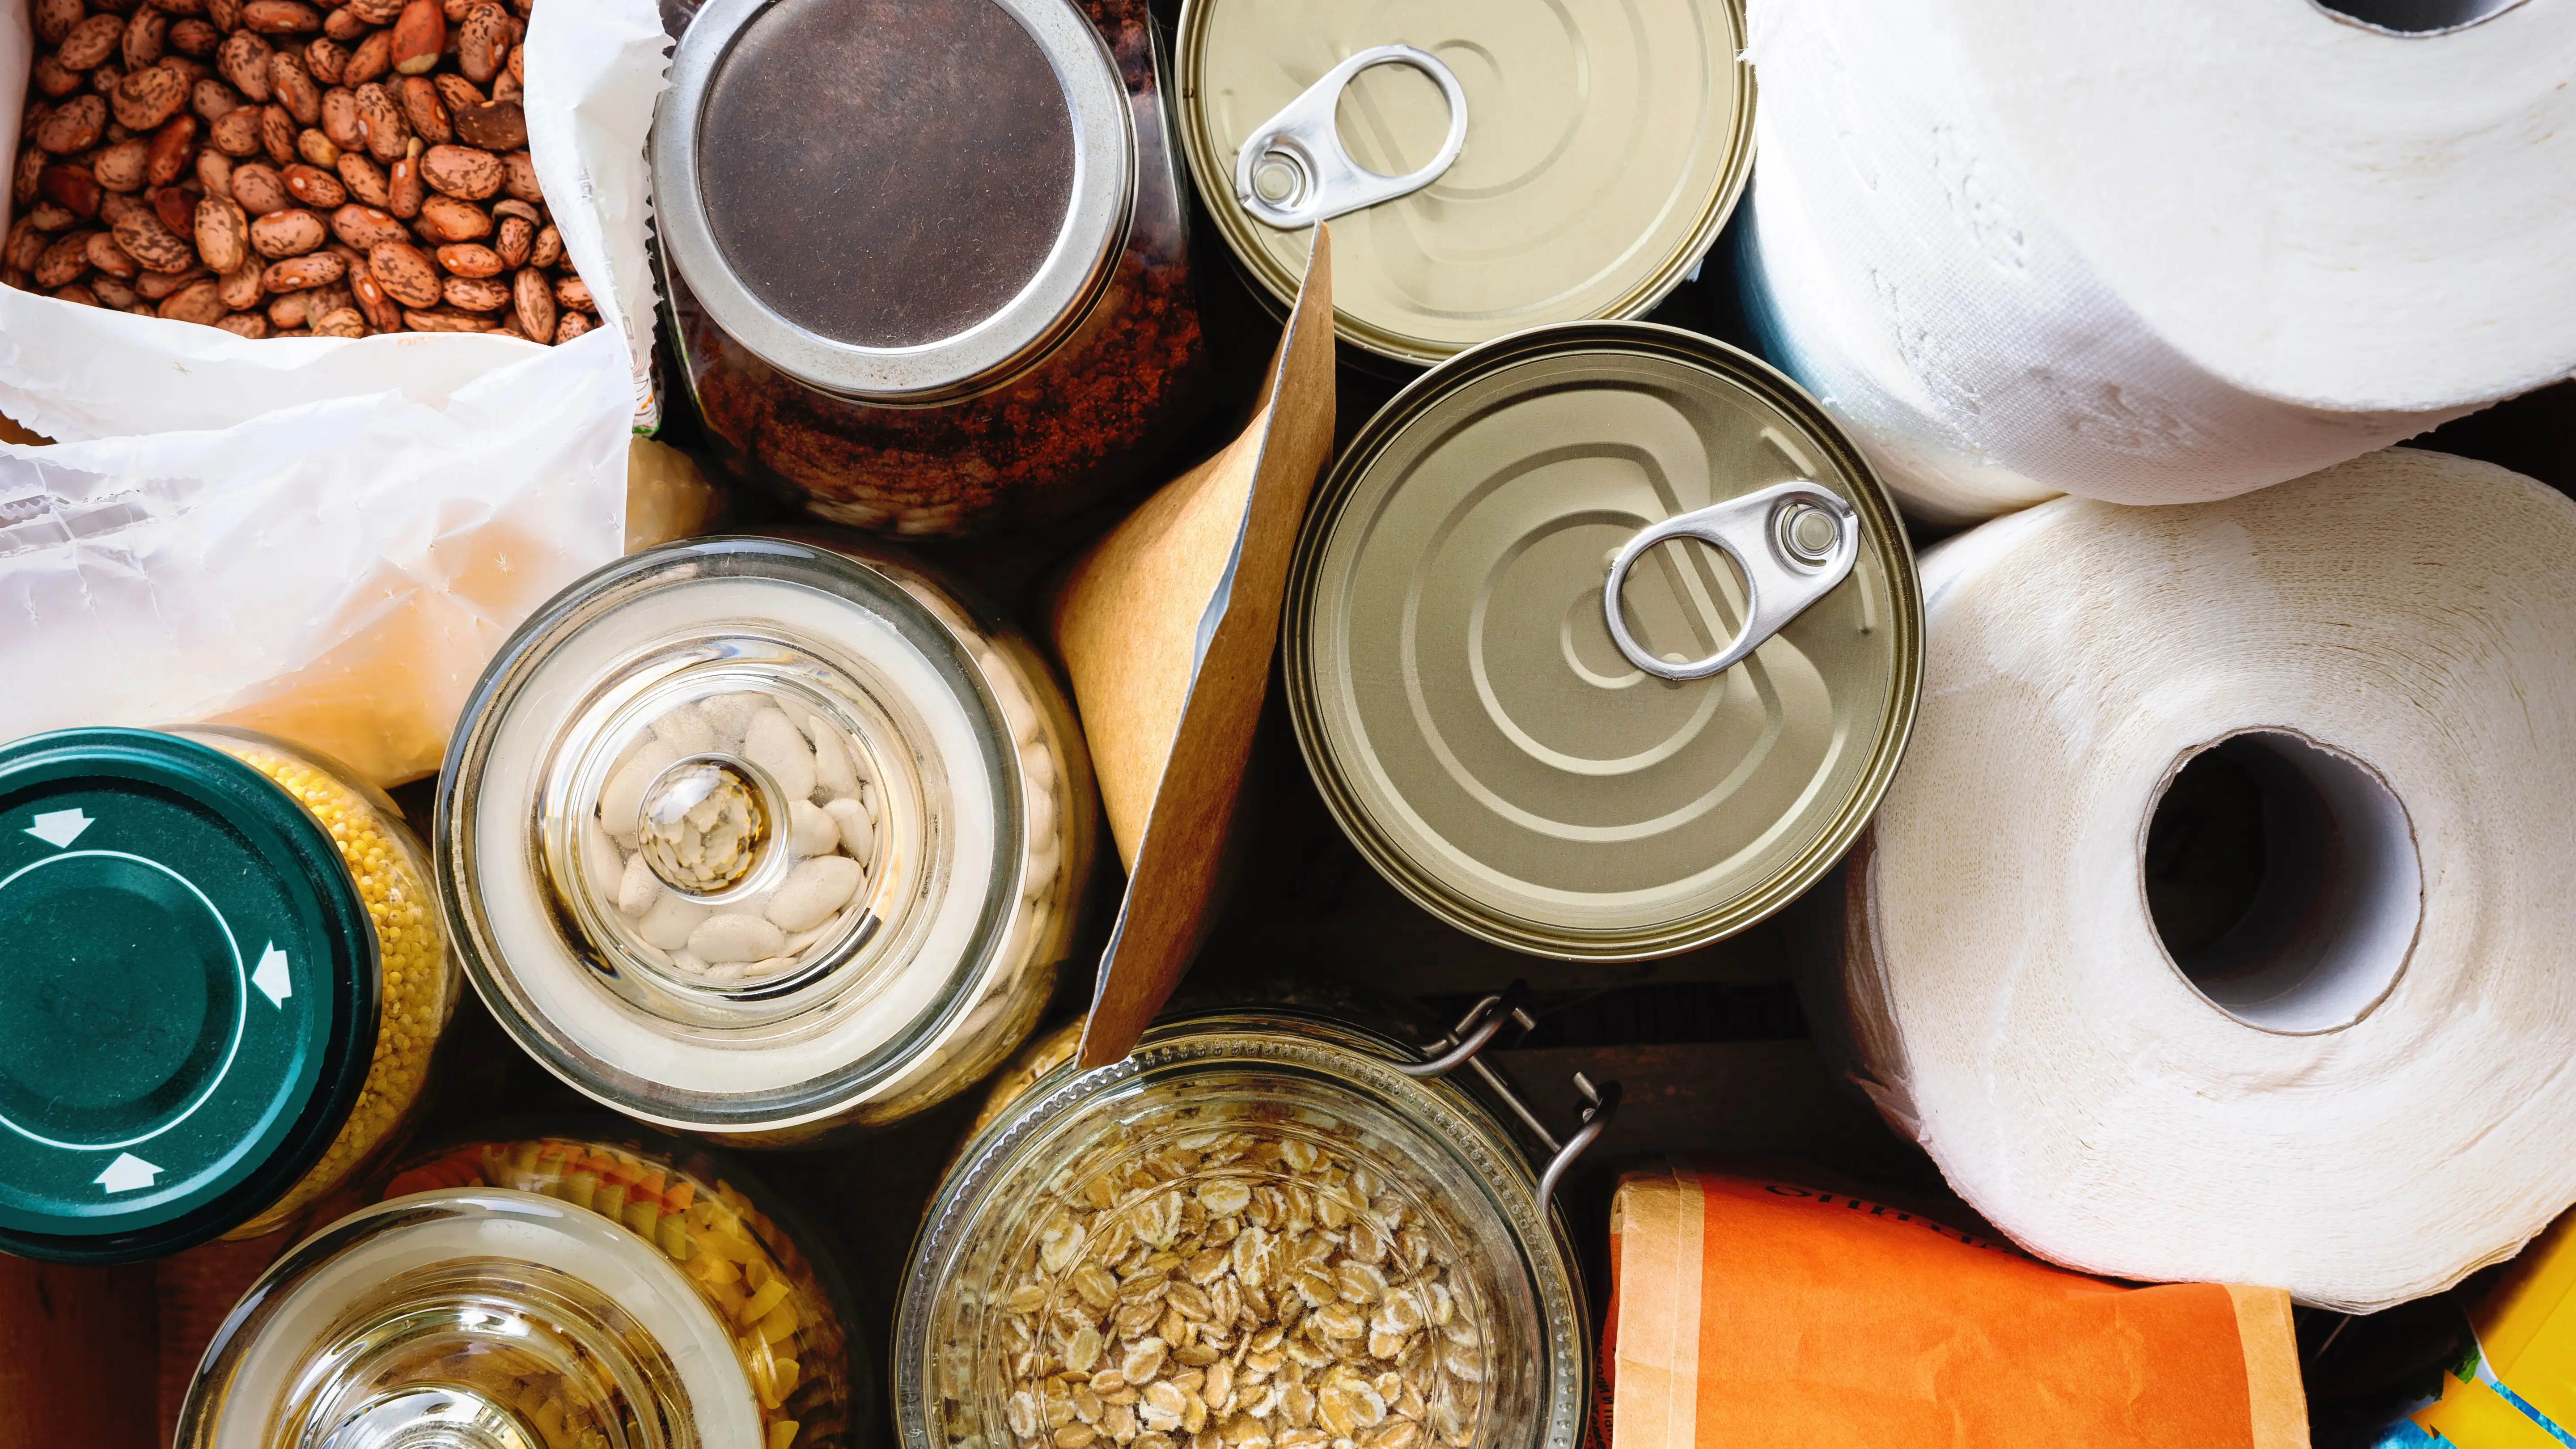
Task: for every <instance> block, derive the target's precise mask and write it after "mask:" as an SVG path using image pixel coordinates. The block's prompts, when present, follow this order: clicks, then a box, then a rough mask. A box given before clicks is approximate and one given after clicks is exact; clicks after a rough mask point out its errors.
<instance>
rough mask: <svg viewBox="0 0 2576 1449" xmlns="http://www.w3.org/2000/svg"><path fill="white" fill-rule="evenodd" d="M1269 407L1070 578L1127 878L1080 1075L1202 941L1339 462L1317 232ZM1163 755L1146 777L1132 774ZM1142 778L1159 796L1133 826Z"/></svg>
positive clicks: (1071, 625) (1116, 1053) (1089, 730)
mask: <svg viewBox="0 0 2576 1449" xmlns="http://www.w3.org/2000/svg"><path fill="white" fill-rule="evenodd" d="M1263 392H1264V394H1265V397H1266V401H1265V403H1264V405H1263V407H1262V409H1261V411H1260V413H1259V414H1257V415H1256V416H1255V417H1254V418H1253V420H1252V424H1251V426H1250V427H1248V428H1246V429H1245V430H1244V433H1243V436H1242V437H1240V438H1238V439H1237V440H1236V441H1235V442H1234V443H1233V444H1232V445H1231V446H1229V447H1228V448H1227V449H1226V450H1225V451H1224V452H1222V453H1220V454H1218V455H1217V456H1216V457H1215V458H1214V459H1211V460H1210V461H1209V462H1208V463H1207V464H1205V465H1202V466H1201V467H1199V468H1196V469H1193V470H1191V471H1190V472H1189V473H1187V474H1184V475H1183V476H1182V477H1181V478H1179V479H1177V480H1175V481H1174V482H1172V483H1170V484H1167V485H1165V487H1164V489H1163V491H1162V492H1161V493H1158V494H1157V495H1156V496H1155V497H1154V498H1153V499H1152V500H1150V501H1149V502H1148V503H1147V504H1146V505H1145V507H1144V508H1142V509H1140V510H1138V512H1137V514H1136V515H1135V516H1134V517H1131V518H1130V519H1129V520H1128V521H1127V522H1126V523H1123V524H1121V525H1120V526H1119V528H1118V529H1117V530H1115V531H1113V532H1112V533H1111V534H1110V536H1109V537H1108V538H1107V539H1104V540H1103V541H1102V542H1101V544H1100V545H1099V546H1098V547H1097V548H1096V549H1095V550H1094V553H1093V554H1092V556H1091V557H1089V558H1086V559H1085V560H1084V561H1083V562H1082V563H1081V564H1080V565H1077V566H1076V568H1075V570H1074V573H1073V574H1072V576H1071V577H1070V578H1069V579H1068V580H1067V582H1066V586H1065V588H1064V590H1063V592H1062V593H1061V594H1060V595H1059V601H1058V604H1057V607H1056V609H1055V610H1054V623H1055V630H1054V632H1055V635H1056V640H1057V646H1058V649H1059V651H1060V652H1061V653H1062V654H1063V655H1064V658H1065V664H1066V668H1067V671H1068V673H1069V674H1070V675H1071V676H1072V679H1073V687H1074V698H1075V701H1076V703H1077V705H1078V707H1079V708H1080V710H1081V712H1082V722H1083V730H1084V733H1085V734H1086V735H1087V736H1089V738H1090V742H1091V749H1092V755H1093V760H1094V764H1095V767H1096V769H1097V773H1098V776H1099V779H1100V782H1101V794H1102V797H1103V799H1104V801H1106V802H1111V803H1110V820H1111V830H1112V832H1113V834H1115V835H1116V837H1117V838H1118V841H1119V854H1120V856H1121V858H1122V859H1125V860H1126V861H1127V862H1128V865H1129V872H1128V879H1127V894H1126V897H1125V899H1124V900H1122V901H1121V902H1120V903H1119V908H1118V921H1117V925H1116V926H1115V927H1114V928H1113V929H1112V931H1111V933H1110V937H1109V946H1108V949H1107V950H1105V951H1104V952H1102V953H1101V960H1100V976H1099V981H1098V984H1097V985H1096V986H1095V987H1094V989H1093V994H1092V1002H1091V1016H1090V1020H1089V1021H1088V1023H1087V1024H1086V1025H1085V1027H1084V1030H1083V1036H1082V1047H1081V1050H1080V1052H1079V1053H1078V1056H1077V1060H1078V1062H1079V1064H1080V1066H1081V1067H1083V1068H1085V1069H1088V1068H1091V1067H1097V1066H1105V1065H1107V1064H1109V1063H1111V1062H1114V1061H1117V1060H1118V1059H1119V1058H1121V1057H1124V1056H1125V1055H1126V1054H1127V1053H1128V1052H1129V1051H1130V1050H1131V1049H1132V1048H1134V1046H1135V1044H1136V1039H1137V1037H1139V1036H1140V1035H1142V1034H1143V1032H1144V1030H1145V1025H1146V1023H1148V1022H1149V1021H1151V1020H1153V1017H1154V1013H1156V1012H1157V1011H1160V1010H1161V1009H1162V1005H1163V1002H1164V1000H1165V999H1166V998H1167V997H1169V996H1170V995H1171V992H1172V988H1173V987H1174V986H1175V985H1177V984H1179V981H1180V978H1181V974H1182V973H1183V972H1184V971H1185V970H1187V969H1188V967H1189V963H1190V958H1191V957H1192V956H1193V955H1194V954H1195V953H1196V952H1197V950H1198V947H1199V943H1200V942H1201V941H1202V940H1203V939H1204V938H1205V936H1206V933H1207V926H1208V916H1209V914H1210V899H1211V896H1212V894H1213V892H1214V888H1215V884H1216V876H1217V870H1218V865H1219V859H1220V856H1221V855H1222V853H1223V848H1224V844H1225V839H1226V833H1227V829H1228V827H1229V826H1230V825H1231V823H1232V821H1233V819H1234V808H1235V801H1236V798H1237V796H1238V795H1239V794H1240V793H1241V790H1242V785H1243V769H1244V764H1245V761H1246V759H1247V758H1248V757H1249V755H1250V752H1251V748H1252V732H1253V726H1254V725H1255V724H1256V723H1257V722H1258V720H1259V718H1260V715H1261V703H1262V696H1263V695H1264V694H1265V693H1266V692H1267V690H1268V688H1269V683H1270V658H1271V654H1272V651H1273V650H1274V649H1275V648H1276V647H1277V645H1278V638H1279V615H1280V606H1281V602H1282V595H1283V593H1284V591H1285V590H1286V587H1287V578H1288V559H1289V555H1290V553H1291V552H1292V551H1293V550H1294V548H1295V546H1296V541H1297V531H1298V526H1299V524H1300V523H1301V522H1302V520H1303V519H1304V517H1305V513H1306V500H1307V498H1308V496H1309V495H1310V494H1311V493H1312V492H1313V491H1314V486H1315V480H1316V479H1317V477H1319V476H1320V475H1321V474H1322V473H1323V470H1324V465H1325V463H1326V462H1328V461H1330V459H1331V457H1332V451H1333V298H1332V241H1331V237H1330V235H1329V233H1328V230H1327V229H1326V228H1324V227H1320V226H1319V227H1317V228H1316V229H1315V240H1314V245H1313V249H1312V251H1311V252H1310V253H1309V254H1308V259H1307V264H1306V283H1305V286H1304V287H1303V288H1301V289H1300V290H1299V292H1298V294H1297V305H1296V307H1295V309H1294V310H1293V311H1292V312H1291V313H1290V314H1289V318H1288V326H1287V330H1286V331H1285V332H1284V333H1283V334H1282V335H1281V336H1280V339H1279V350H1278V352H1277V353H1276V354H1275V355H1274V356H1273V357H1272V358H1271V363H1270V375H1269V377H1268V379H1267V380H1266V382H1265V384H1264V387H1263ZM1238 495H1239V496H1242V497H1243V499H1244V501H1243V503H1242V504H1241V505H1240V506H1239V508H1238V509H1237V510H1236V511H1235V512H1234V514H1233V517H1234V520H1235V521H1234V523H1233V526H1232V528H1231V529H1230V530H1226V531H1224V532H1222V533H1220V532H1216V531H1213V530H1211V529H1209V528H1208V527H1207V526H1206V525H1207V524H1208V523H1209V521H1210V520H1212V519H1215V518H1219V517H1224V516H1225V510H1224V509H1223V508H1222V507H1221V506H1220V505H1221V502H1222V500H1224V499H1226V498H1228V497H1233V496H1238ZM1191 525H1196V526H1195V527H1193V526H1191ZM1220 544H1221V545H1222V546H1223V552H1222V553H1221V554H1220V553H1219V551H1218V547H1217V546H1218V545H1220ZM1216 558H1222V559H1223V560H1224V562H1223V565H1222V567H1221V568H1219V569H1217V570H1215V572H1214V575H1213V579H1212V581H1211V582H1209V583H1208V584H1206V585H1204V589H1205V592H1201V588H1200V587H1194V586H1193V584H1194V581H1195V580H1197V579H1207V578H1209V574H1208V573H1207V572H1206V571H1205V566H1206V564H1207V563H1208V562H1209V561H1211V560H1213V559H1216ZM1201 600H1204V602H1200V601H1201ZM1184 620H1186V621H1189V623H1190V626H1191V644H1190V648H1189V650H1188V654H1187V657H1188V659H1189V669H1188V672H1187V673H1186V675H1184V676H1181V677H1182V678H1183V679H1184V680H1185V683H1184V684H1183V685H1182V686H1181V688H1180V689H1179V690H1178V691H1177V693H1178V695H1179V698H1178V700H1177V701H1175V700H1174V698H1173V696H1174V694H1175V692H1176V691H1175V690H1174V688H1173V677H1174V673H1175V671H1173V670H1172V669H1171V667H1170V666H1171V664H1172V662H1173V661H1174V660H1176V659H1178V658H1180V657H1182V655H1181V650H1180V648H1179V640H1178V638H1177V637H1176V634H1177V631H1176V630H1175V629H1174V628H1173V627H1172V626H1173V625H1174V624H1175V623H1178V622H1180V621H1184ZM1086 682H1088V690H1087V692H1086ZM1164 719H1169V720H1170V721H1171V722H1170V724H1169V725H1168V726H1165V725H1162V724H1161V723H1160V722H1161V721H1162V720H1164ZM1166 739H1167V740H1169V742H1170V743H1169V745H1168V747H1166V746H1164V745H1163V744H1162V743H1161V742H1162V741H1163V740H1166ZM1157 756H1159V768H1158V769H1154V770H1151V771H1150V772H1148V771H1147V770H1145V769H1143V768H1141V766H1142V764H1143V762H1145V761H1152V760H1155V759H1156V757H1157ZM1143 778H1151V779H1152V780H1153V781H1154V784H1153V786H1152V789H1151V792H1150V800H1151V803H1150V806H1149V807H1148V808H1146V809H1145V810H1144V811H1143V812H1141V813H1142V814H1143V816H1144V819H1143V822H1142V824H1141V828H1140V827H1139V825H1138V824H1137V822H1136V815H1137V814H1138V813H1139V812H1138V811H1137V809H1136V796H1137V794H1138V793H1140V792H1139V790H1138V787H1137V781H1139V780H1140V779H1143ZM1122 817H1123V818H1122ZM1131 837H1132V838H1133V839H1134V845H1133V847H1132V849H1131V847H1130V846H1129V843H1128V842H1129V840H1130V839H1131Z"/></svg>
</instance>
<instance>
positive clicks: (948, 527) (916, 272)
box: [653, 0, 1204, 534]
mask: <svg viewBox="0 0 2576 1449" xmlns="http://www.w3.org/2000/svg"><path fill="white" fill-rule="evenodd" d="M1162 94H1163V92H1162V81H1161V75H1160V56H1159V52H1158V50H1157V48H1156V44H1155V40H1154V32H1153V27H1152V24H1151V22H1150V20H1149V18H1148V16H1147V14H1146V4H1145V0H1091V3H1089V4H1087V5H1083V6H1077V5H1074V4H1072V3H1070V0H911V3H904V4H896V3H893V0H713V3H710V4H708V5H706V6H705V7H704V8H703V9H701V10H699V11H698V12H697V14H696V16H695V18H694V19H693V20H692V21H690V23H689V25H688V28H687V29H686V31H685V32H684V33H683V34H682V36H681V38H680V43H679V47H678V49H677V51H676V52H675V53H674V56H673V59H672V64H671V86H670V90H669V92H668V94H667V95H666V96H665V97H664V98H663V101H662V108H661V112H660V115H659V117H658V119H657V121H656V123H655V126H654V133H653V188H654V221H655V223H656V226H657V228H658V234H659V236H660V239H661V244H662V248H663V251H662V260H663V262H664V273H665V275H664V280H665V282H666V286H665V288H664V293H665V295H666V296H668V297H669V298H670V299H671V305H672V318H673V324H674V325H673V327H672V340H673V343H674V346H675V349H676V351H677V353H678V355H679V358H680V361H681V362H682V364H683V367H684V371H685V374H686V376H687V377H688V379H689V382H690V385H691V387H692V389H693V391H694V393H695V396H696V399H697V403H698V408H699V411H700V412H701V413H702V414H703V416H704V417H705V420H706V423H707V430H708V433H709V434H710V439H711V441H712V442H713V443H714V444H716V452H717V455H718V456H719V457H720V458H721V459H722V460H723V461H725V462H726V463H727V464H728V466H730V467H731V468H733V469H734V470H735V471H737V472H739V473H741V474H743V475H744V476H746V477H749V478H752V479H754V480H758V481H761V482H764V483H766V484H768V485H770V486H771V487H772V488H773V489H774V490H776V491H780V492H783V493H785V494H786V495H787V496H789V497H790V498H791V499H792V500H793V501H796V502H798V503H800V504H801V505H802V506H804V507H805V508H807V509H808V510H809V511H811V512H813V513H814V514H816V515H818V516H820V517H823V518H826V519H830V520H832V521H834V522H838V523H848V524H857V525H861V526H865V527H869V528H879V529H886V530H891V531H895V532H901V533H908V534H919V533H955V532H963V531H968V530H972V529H979V528H988V527H993V526H997V525H1002V524H1012V523H1026V522H1030V521H1034V520H1039V519H1044V518H1047V517H1051V516H1054V515H1057V514H1061V513H1064V512H1067V511H1069V510H1071V509H1073V508H1075V507H1078V506H1080V505H1081V504H1083V503H1084V502H1087V501H1089V500H1090V499H1092V498H1095V497H1098V496H1100V494H1101V493H1102V492H1104V491H1105V490H1107V489H1109V488H1111V487H1114V486H1116V485H1117V484H1118V483H1120V482H1124V481H1127V480H1130V479H1132V478H1134V477H1135V476H1137V475H1138V474H1139V473H1140V472H1141V471H1142V470H1143V469H1144V468H1145V467H1146V466H1147V465H1148V464H1150V463H1151V462H1152V461H1153V459H1154V456H1155V454H1156V453H1157V452H1158V451H1159V450H1160V448H1161V447H1162V446H1164V445H1165V444H1166V443H1168V442H1169V441H1170V440H1171V439H1173V438H1175V437H1177V436H1178V435H1179V434H1180V433H1182V432H1184V431H1186V421H1187V417H1188V415H1189V412H1190V410H1191V408H1192V406H1193V404H1194V403H1195V401H1196V399H1197V393H1198V387H1197V383H1198V379H1199V376H1200V373H1201V371H1202V369H1201V366H1200V363H1201V361H1202V357H1203V354H1204V347H1203V345H1202V338H1201V335H1200V332H1199V323H1198V310H1197V300H1196V293H1195V290H1194V288H1193V285H1192V282H1191V274H1190V261H1189V235H1188V223H1187V211H1186V205H1185V203H1184V201H1183V199H1182V194H1181V190H1180V178H1179V173H1178V170H1177V167H1176V163H1175V162H1174V160H1173V156H1172V147H1171V142H1170V137H1169V134H1168V132H1167V129H1166V127H1167V122H1166V121H1165V119H1164V111H1165V106H1164V105H1163V101H1162Z"/></svg>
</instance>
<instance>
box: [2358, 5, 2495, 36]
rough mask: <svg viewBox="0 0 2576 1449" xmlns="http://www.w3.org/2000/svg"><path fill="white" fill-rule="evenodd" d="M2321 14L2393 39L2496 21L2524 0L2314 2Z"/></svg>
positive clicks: (2436, 33) (2438, 33)
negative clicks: (2324, 13) (2483, 21)
mask: <svg viewBox="0 0 2576 1449" xmlns="http://www.w3.org/2000/svg"><path fill="white" fill-rule="evenodd" d="M2313 3H2314V4H2315V5H2316V7H2317V8H2318V9H2319V10H2323V11H2325V12H2326V13H2327V14H2329V15H2332V16H2335V17H2336V18H2338V19H2341V20H2349V21H2352V22H2353V23H2355V24H2358V25H2364V26H2367V27H2369V28H2370V29H2372V30H2384V31H2386V32H2388V33H2389V34H2391V35H2441V34H2444V33H2447V32H2449V31H2453V30H2461V29H2465V28H2467V27H2468V26H2471V25H2475V24H2477V23H2478V22H2479V21H2481V20H2492V19H2494V18H2495V17H2496V16H2499V15H2502V14H2503V13H2504V12H2506V11H2508V10H2511V9H2512V8H2514V7H2515V6H2517V5H2519V4H2521V3H2522V0H2313Z"/></svg>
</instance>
